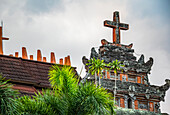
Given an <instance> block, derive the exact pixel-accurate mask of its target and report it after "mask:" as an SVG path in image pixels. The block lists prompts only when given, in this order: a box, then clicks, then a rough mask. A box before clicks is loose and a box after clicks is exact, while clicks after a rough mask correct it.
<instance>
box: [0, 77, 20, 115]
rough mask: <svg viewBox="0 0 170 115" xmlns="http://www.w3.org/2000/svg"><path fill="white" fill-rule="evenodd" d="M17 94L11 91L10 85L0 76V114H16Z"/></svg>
mask: <svg viewBox="0 0 170 115" xmlns="http://www.w3.org/2000/svg"><path fill="white" fill-rule="evenodd" d="M17 94H18V92H17V91H16V90H13V89H12V85H11V84H9V83H8V80H7V81H5V78H3V77H2V76H1V75H0V114H2V115H12V114H14V113H17V111H16V104H15V100H14V99H13V98H15V97H16V96H17Z"/></svg>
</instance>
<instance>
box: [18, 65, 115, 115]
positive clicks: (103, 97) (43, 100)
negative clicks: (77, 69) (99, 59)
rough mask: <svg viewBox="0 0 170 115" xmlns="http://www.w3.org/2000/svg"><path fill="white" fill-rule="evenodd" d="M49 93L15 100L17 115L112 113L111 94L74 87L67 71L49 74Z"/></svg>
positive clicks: (88, 85) (87, 86) (92, 87)
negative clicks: (50, 86) (18, 114)
mask: <svg viewBox="0 0 170 115" xmlns="http://www.w3.org/2000/svg"><path fill="white" fill-rule="evenodd" d="M49 80H50V83H51V85H52V88H53V90H43V91H42V92H41V93H40V92H39V93H37V94H36V96H33V97H32V98H31V97H29V96H24V97H20V98H18V99H16V105H17V110H18V111H19V112H20V114H21V115H91V114H92V115H108V114H113V113H114V105H113V100H112V96H111V94H108V93H107V91H106V90H105V89H104V88H99V87H96V86H95V85H94V84H92V83H85V84H78V79H77V78H76V77H75V74H74V73H73V71H72V68H71V67H68V66H64V67H62V68H61V69H60V68H59V67H58V66H57V65H55V66H52V68H51V69H50V71H49Z"/></svg>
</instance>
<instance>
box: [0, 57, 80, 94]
mask: <svg viewBox="0 0 170 115" xmlns="http://www.w3.org/2000/svg"><path fill="white" fill-rule="evenodd" d="M52 65H54V64H52V63H47V62H40V61H33V60H27V59H23V58H17V57H11V56H6V55H0V73H1V74H2V76H3V77H5V78H6V79H10V82H12V83H14V84H15V85H14V86H13V87H14V89H18V90H19V91H20V92H21V93H24V92H27V93H32V92H33V91H36V89H37V88H38V89H41V88H50V83H49V81H48V72H49V69H50V67H51V66H52ZM59 66H61V67H62V66H63V65H59ZM75 69H76V68H75V67H74V71H75V72H76V70H75ZM76 74H77V72H76Z"/></svg>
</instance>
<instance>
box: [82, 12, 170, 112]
mask: <svg viewBox="0 0 170 115" xmlns="http://www.w3.org/2000/svg"><path fill="white" fill-rule="evenodd" d="M104 26H106V27H109V28H112V29H113V42H108V41H107V40H105V39H102V40H101V44H102V45H101V46H100V47H99V49H98V52H97V51H96V50H95V48H94V47H92V49H91V55H90V58H89V59H92V58H95V59H100V60H104V62H105V63H107V64H108V63H110V62H112V61H114V60H116V59H117V60H118V61H121V62H123V65H125V67H123V71H118V75H117V77H116V78H115V76H114V71H110V72H109V71H107V70H103V72H102V75H103V76H102V79H101V86H102V87H104V88H106V89H107V90H108V91H109V92H112V93H113V94H114V88H115V87H114V86H115V79H116V84H117V85H116V90H117V91H116V94H115V95H116V105H117V106H119V107H122V108H129V109H139V110H147V111H151V112H158V113H159V112H160V102H161V101H165V100H164V97H165V93H166V91H167V90H168V89H169V87H170V80H169V79H166V80H165V84H164V85H162V86H155V85H151V84H150V82H149V79H148V74H150V71H151V67H152V65H153V58H152V57H150V59H149V60H148V61H146V62H145V61H144V55H141V56H140V58H139V59H138V60H137V59H136V57H135V56H134V49H132V47H133V44H129V45H123V44H121V41H120V40H121V39H120V30H128V29H129V25H128V24H124V23H120V20H119V12H117V11H116V12H114V13H113V21H109V20H106V21H104ZM89 59H88V58H86V57H85V56H83V58H82V62H83V64H84V65H85V69H86V72H87V73H86V76H85V77H84V79H83V81H84V82H85V81H86V80H88V81H94V76H93V75H91V74H90V73H89V70H88V69H89V68H88V66H87V65H86V64H87V63H88V60H89Z"/></svg>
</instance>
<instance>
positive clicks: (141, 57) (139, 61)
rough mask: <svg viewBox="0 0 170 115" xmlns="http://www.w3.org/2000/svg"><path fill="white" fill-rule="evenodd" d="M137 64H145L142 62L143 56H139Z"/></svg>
mask: <svg viewBox="0 0 170 115" xmlns="http://www.w3.org/2000/svg"><path fill="white" fill-rule="evenodd" d="M138 63H140V64H144V63H145V62H144V55H143V54H142V55H141V56H140V58H139V60H138Z"/></svg>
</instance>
